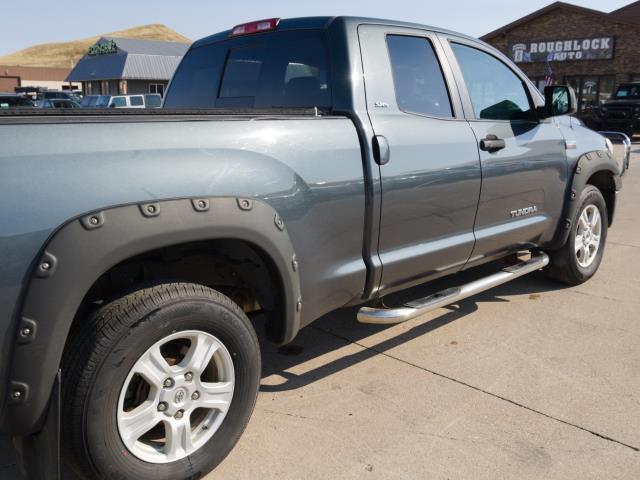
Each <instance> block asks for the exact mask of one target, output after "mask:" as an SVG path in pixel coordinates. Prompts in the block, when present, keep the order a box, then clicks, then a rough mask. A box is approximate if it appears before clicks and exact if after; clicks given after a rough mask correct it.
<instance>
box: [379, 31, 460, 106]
mask: <svg viewBox="0 0 640 480" xmlns="http://www.w3.org/2000/svg"><path fill="white" fill-rule="evenodd" d="M387 45H388V48H389V55H390V57H391V68H392V70H393V83H394V84H395V88H396V99H397V102H398V107H399V108H400V109H401V110H405V111H407V112H413V113H420V114H424V115H432V116H436V117H453V110H452V108H451V101H450V99H449V94H448V92H447V86H446V84H445V80H444V76H443V74H442V69H441V68H440V64H439V63H438V59H437V57H436V54H435V52H434V50H433V46H432V45H431V42H430V41H429V40H427V39H426V38H419V37H405V36H399V35H388V36H387Z"/></svg>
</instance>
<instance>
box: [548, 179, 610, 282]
mask: <svg viewBox="0 0 640 480" xmlns="http://www.w3.org/2000/svg"><path fill="white" fill-rule="evenodd" d="M588 205H594V206H596V207H597V208H598V211H599V212H600V218H601V223H602V230H601V234H600V245H599V247H598V251H597V252H596V257H595V258H594V260H593V263H591V265H589V266H588V267H586V268H585V267H582V266H581V265H580V264H579V263H578V259H577V257H576V254H575V243H574V242H575V237H576V235H577V232H578V220H579V217H580V214H581V213H582V211H583V210H584V209H585V207H587V206H588ZM608 218H609V217H608V214H607V204H606V202H605V200H604V198H603V197H602V193H601V192H600V190H598V189H597V188H596V187H594V186H593V185H586V186H585V188H584V189H583V190H582V192H581V194H580V202H579V204H578V208H577V210H576V212H575V213H574V216H573V218H572V219H571V233H570V234H569V238H568V239H567V242H566V243H565V244H564V245H563V246H562V248H560V249H558V250H555V251H551V252H549V257H550V262H549V265H548V266H547V267H546V268H545V270H544V271H545V274H546V275H547V277H549V278H551V279H553V280H557V281H559V282H562V283H566V284H568V285H579V284H581V283H584V282H586V281H587V280H589V279H590V278H591V277H593V275H594V274H595V273H596V271H597V270H598V267H599V266H600V263H601V262H602V255H603V253H604V249H605V245H606V241H607V228H608V225H609V223H608Z"/></svg>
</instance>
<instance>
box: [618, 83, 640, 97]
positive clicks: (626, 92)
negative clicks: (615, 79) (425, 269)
mask: <svg viewBox="0 0 640 480" xmlns="http://www.w3.org/2000/svg"><path fill="white" fill-rule="evenodd" d="M615 96H616V98H627V97H640V85H621V86H619V87H618V90H616V95H615Z"/></svg>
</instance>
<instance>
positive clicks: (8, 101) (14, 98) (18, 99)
mask: <svg viewBox="0 0 640 480" xmlns="http://www.w3.org/2000/svg"><path fill="white" fill-rule="evenodd" d="M17 107H33V102H32V101H31V100H29V99H28V98H27V97H24V96H22V95H16V94H15V93H0V108H3V109H4V108H17Z"/></svg>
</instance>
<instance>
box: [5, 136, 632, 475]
mask: <svg viewBox="0 0 640 480" xmlns="http://www.w3.org/2000/svg"><path fill="white" fill-rule="evenodd" d="M634 150H635V155H634V157H633V158H632V161H631V170H630V172H629V173H628V176H627V177H626V178H625V185H624V190H623V192H622V194H621V197H620V198H619V208H618V211H617V213H616V220H615V223H614V225H613V228H612V230H610V232H609V238H608V244H607V250H606V253H605V258H604V261H603V264H602V266H601V268H600V271H599V272H598V274H597V275H596V276H595V277H594V278H593V279H592V280H590V281H589V282H587V283H586V284H584V285H581V286H579V287H573V288H566V287H564V286H562V285H559V284H556V283H553V282H550V281H548V280H546V279H545V278H544V277H543V275H541V274H533V275H530V276H528V277H525V278H522V279H520V280H517V281H516V282H513V283H510V284H507V285H503V286H501V287H499V288H497V289H495V290H492V291H490V292H486V293H485V294H482V295H479V296H477V297H473V298H471V299H467V300H465V301H463V302H461V303H460V304H459V305H455V306H452V307H449V308H444V309H439V310H437V311H435V312H432V313H430V314H427V315H424V316H423V317H420V318H417V319H415V320H412V321H410V322H407V323H405V324H402V325H397V326H393V327H376V326H366V325H359V324H357V323H356V321H355V310H344V311H340V312H335V313H333V314H331V315H328V316H327V317H325V318H323V319H321V320H319V321H318V322H316V323H314V324H313V325H312V326H310V327H308V328H306V329H305V330H303V332H301V334H300V336H299V337H298V338H297V339H296V341H295V342H294V345H292V346H288V347H286V348H283V349H277V348H275V347H273V346H271V345H269V344H267V343H263V353H264V355H263V357H264V359H263V363H264V376H263V382H262V388H261V393H260V396H259V398H258V404H257V407H256V411H255V413H254V415H253V418H252V420H251V422H250V424H249V426H248V428H247V431H246V432H245V434H244V436H243V437H242V439H241V440H240V442H239V444H238V446H237V447H236V448H235V450H234V451H233V452H232V453H231V454H230V455H229V457H228V458H227V459H226V460H225V461H224V462H223V463H222V465H221V466H220V467H219V468H218V469H217V470H216V471H215V472H214V473H212V474H210V475H208V476H207V477H206V479H207V480H234V479H243V480H244V479H262V480H268V479H278V480H288V479H300V478H304V479H305V480H315V479H328V478H340V479H371V480H373V479H384V480H391V479H398V480H400V479H403V480H404V479H407V480H408V479H411V480H413V479H500V478H504V479H519V480H524V479H532V480H533V479H536V480H538V479H563V480H564V479H580V480H582V479H604V478H606V479H630V480H631V479H637V478H640V350H639V348H638V347H639V346H640V321H639V320H640V314H639V311H640V224H639V223H638V220H637V217H638V215H637V214H636V205H640V171H638V169H639V168H640V145H637V144H636V145H634ZM474 275H477V273H474V274H471V275H470V274H467V276H469V277H472V276H474ZM456 281H459V280H456ZM447 282H450V280H447V281H441V282H440V284H441V285H445V284H447ZM433 288H434V287H433V286H429V287H427V288H424V287H423V288H422V290H424V291H423V292H422V293H426V292H428V291H431V290H432V289H433ZM416 290H417V291H419V290H420V289H416ZM0 444H1V442H0ZM2 446H3V447H4V448H2V449H1V450H2V453H1V454H0V479H13V478H16V471H15V465H13V459H12V457H11V456H10V454H9V451H10V450H9V447H8V445H5V444H2Z"/></svg>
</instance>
